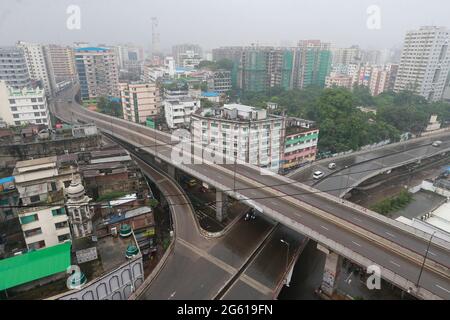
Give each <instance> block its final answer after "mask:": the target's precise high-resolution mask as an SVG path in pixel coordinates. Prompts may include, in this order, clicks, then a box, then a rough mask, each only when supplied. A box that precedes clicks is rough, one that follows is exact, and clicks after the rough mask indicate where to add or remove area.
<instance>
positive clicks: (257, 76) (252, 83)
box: [238, 47, 294, 91]
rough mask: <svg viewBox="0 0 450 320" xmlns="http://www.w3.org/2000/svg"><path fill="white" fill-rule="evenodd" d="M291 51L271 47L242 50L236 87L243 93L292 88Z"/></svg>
mask: <svg viewBox="0 0 450 320" xmlns="http://www.w3.org/2000/svg"><path fill="white" fill-rule="evenodd" d="M293 59H294V53H293V51H292V50H289V49H284V48H273V47H249V48H245V49H244V50H242V54H241V60H240V65H239V73H238V87H239V88H240V89H242V90H244V91H266V90H267V89H269V88H273V87H281V88H284V89H286V90H288V89H291V88H292V76H293Z"/></svg>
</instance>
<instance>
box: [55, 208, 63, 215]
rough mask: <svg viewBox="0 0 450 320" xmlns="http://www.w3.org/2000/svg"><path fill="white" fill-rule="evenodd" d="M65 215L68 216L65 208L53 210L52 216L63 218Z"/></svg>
mask: <svg viewBox="0 0 450 320" xmlns="http://www.w3.org/2000/svg"><path fill="white" fill-rule="evenodd" d="M63 214H66V210H64V208H59V209H53V210H52V215H53V216H61V215H63Z"/></svg>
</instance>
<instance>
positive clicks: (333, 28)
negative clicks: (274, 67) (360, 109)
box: [0, 0, 450, 52]
mask: <svg viewBox="0 0 450 320" xmlns="http://www.w3.org/2000/svg"><path fill="white" fill-rule="evenodd" d="M70 5H78V6H79V7H80V9H81V29H80V30H69V29H67V27H66V21H67V18H68V16H69V15H68V14H67V13H66V10H67V8H68V6H70ZM372 5H377V6H379V8H380V10H381V28H380V29H375V30H373V29H372V30H371V29H369V28H368V27H367V19H368V16H369V14H368V13H367V9H368V8H369V7H370V6H372ZM448 12H450V2H448V1H445V0H429V1H419V0H395V1H392V0H377V1H375V0H346V1H335V0H314V1H312V0H278V1H272V0H227V1H223V0H213V1H211V0H191V1H180V0H164V1H163V0H151V1H148V0H129V1H120V0H57V1H55V0H2V1H1V2H0V45H11V44H14V43H15V42H17V40H18V39H20V40H23V41H31V42H39V43H66V44H69V43H72V42H75V41H85V42H91V43H108V44H115V43H123V42H132V43H136V44H140V45H143V46H145V47H149V46H150V44H151V36H152V31H151V17H157V18H158V21H159V25H158V32H159V33H160V42H161V49H162V50H163V51H166V52H168V51H169V50H170V47H171V46H172V45H174V44H177V43H185V42H190V43H198V44H199V45H201V46H202V47H203V48H205V49H206V50H209V49H211V48H214V47H218V46H222V45H248V44H251V43H258V44H261V45H287V44H295V43H296V42H297V40H299V39H321V40H323V41H328V42H331V43H332V44H333V45H335V46H342V47H345V46H350V45H353V44H358V45H359V46H360V47H362V48H368V49H382V48H392V47H395V46H400V45H401V43H402V40H403V36H404V34H405V32H406V31H407V30H409V29H414V28H417V26H419V25H444V26H445V25H446V24H447V23H448ZM431 17H432V18H431Z"/></svg>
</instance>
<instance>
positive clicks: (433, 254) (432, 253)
mask: <svg viewBox="0 0 450 320" xmlns="http://www.w3.org/2000/svg"><path fill="white" fill-rule="evenodd" d="M428 254H431V255H432V256H435V255H436V253H434V252H431V251H428Z"/></svg>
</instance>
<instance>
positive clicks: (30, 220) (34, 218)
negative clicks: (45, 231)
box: [20, 214, 39, 224]
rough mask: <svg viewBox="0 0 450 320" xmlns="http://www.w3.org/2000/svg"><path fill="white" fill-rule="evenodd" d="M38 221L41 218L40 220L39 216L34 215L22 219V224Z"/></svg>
mask: <svg viewBox="0 0 450 320" xmlns="http://www.w3.org/2000/svg"><path fill="white" fill-rule="evenodd" d="M38 220H39V218H38V215H37V214H32V215H29V216H25V217H20V223H21V224H27V223H31V222H34V221H38Z"/></svg>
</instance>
